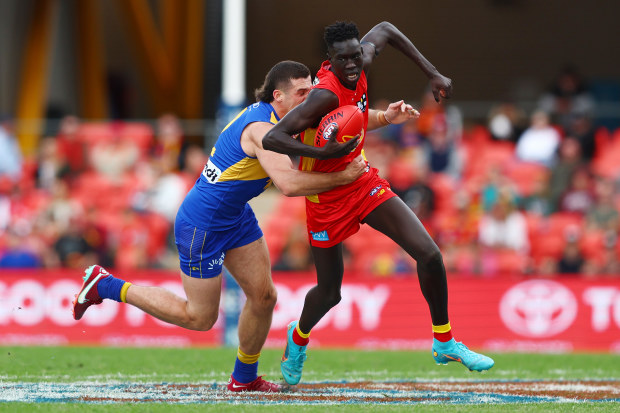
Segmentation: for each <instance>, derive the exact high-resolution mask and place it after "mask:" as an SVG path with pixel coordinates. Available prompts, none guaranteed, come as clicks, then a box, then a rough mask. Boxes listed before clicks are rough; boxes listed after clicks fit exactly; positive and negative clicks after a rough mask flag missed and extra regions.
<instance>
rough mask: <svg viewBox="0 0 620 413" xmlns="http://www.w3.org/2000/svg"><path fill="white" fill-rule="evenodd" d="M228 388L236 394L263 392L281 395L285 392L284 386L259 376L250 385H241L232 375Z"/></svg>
mask: <svg viewBox="0 0 620 413" xmlns="http://www.w3.org/2000/svg"><path fill="white" fill-rule="evenodd" d="M226 387H228V390H230V391H234V392H242V391H262V392H266V393H280V392H283V391H284V387H283V386H280V385H279V384H276V383H271V382H269V381H266V380H263V376H258V377H257V378H256V380H254V381H251V382H249V383H240V382H238V381H237V380H235V378H234V377H233V376H232V375H231V376H230V380H229V381H228V385H227V386H226Z"/></svg>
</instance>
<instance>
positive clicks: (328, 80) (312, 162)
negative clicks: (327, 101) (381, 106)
mask: <svg viewBox="0 0 620 413" xmlns="http://www.w3.org/2000/svg"><path fill="white" fill-rule="evenodd" d="M330 68H331V65H330V63H329V61H327V60H326V61H324V62H323V64H322V65H321V68H320V69H319V71H318V73H317V75H316V79H315V81H314V85H313V86H312V88H313V89H327V90H330V91H332V92H333V93H335V94H336V96H338V100H339V105H340V106H345V105H357V107H358V108H360V110H361V111H362V113H363V115H364V128H363V129H362V132H361V136H360V143H359V145H358V146H357V148H355V150H354V151H353V152H351V153H350V154H349V155H346V156H343V157H342V158H337V159H324V160H320V159H315V158H307V157H301V160H300V163H299V169H300V170H302V171H313V172H337V171H342V170H344V169H345V168H346V166H347V164H349V163H350V162H351V161H352V160H353V159H354V158H355V157H357V156H358V155H359V154H360V153H361V154H362V156H364V150H363V147H364V137H365V135H366V128H367V127H368V81H367V79H366V73H364V71H362V73H361V75H360V78H359V80H358V81H357V86H356V89H355V90H351V89H347V88H346V87H344V86H343V85H342V83H340V81H339V80H338V78H337V77H336V75H335V74H334V73H332V72H331V70H330ZM315 135H316V129H314V128H310V129H306V130H305V131H304V132H302V133H301V139H302V142H304V143H305V144H307V145H312V146H314V141H315V140H314V138H315ZM364 159H366V157H365V156H364ZM367 175H369V174H368V173H366V174H364V175H362V176H361V177H360V178H358V179H357V180H356V181H354V182H352V183H350V184H347V185H343V186H339V187H337V188H334V189H332V190H330V191H326V192H322V193H320V194H317V195H310V196H307V197H306V198H307V199H308V200H309V201H311V202H315V203H319V202H321V201H328V200H332V199H338V198H339V197H340V196H341V195H339V194H342V193H343V192H346V191H348V190H352V189H353V188H356V187H358V186H360V185H361V184H362V183H363V180H364V178H365V177H366V176H367Z"/></svg>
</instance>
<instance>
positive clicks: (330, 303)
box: [299, 243, 344, 334]
mask: <svg viewBox="0 0 620 413" xmlns="http://www.w3.org/2000/svg"><path fill="white" fill-rule="evenodd" d="M311 249H312V255H313V257H314V265H315V267H316V279H317V283H316V285H315V286H314V287H312V288H311V289H310V290H309V291H308V293H307V294H306V299H305V301H304V308H303V310H302V312H301V317H300V318H299V330H301V332H302V333H304V334H308V333H310V330H312V329H313V328H314V326H315V325H317V323H318V322H319V321H321V319H322V318H323V316H324V315H325V314H327V312H328V311H329V310H330V309H332V308H333V307H334V306H336V305H337V304H338V303H339V302H340V299H341V296H340V288H341V287H342V277H343V274H344V264H343V258H342V243H339V244H336V245H334V246H333V247H329V248H320V247H315V246H311Z"/></svg>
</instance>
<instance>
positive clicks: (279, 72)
mask: <svg viewBox="0 0 620 413" xmlns="http://www.w3.org/2000/svg"><path fill="white" fill-rule="evenodd" d="M308 76H310V69H308V67H307V66H306V65H304V64H303V63H299V62H293V61H292V60H284V61H282V62H280V63H277V64H276V65H275V66H274V67H272V68H271V70H270V71H269V72H268V73H267V76H265V81H264V82H263V85H262V86H261V87H259V88H258V89H256V90H255V91H254V96H255V97H256V101H257V102H265V103H271V102H273V91H274V90H276V89H283V88H285V87H286V86H287V85H286V83H287V82H290V81H291V80H293V79H305V78H307V77H308Z"/></svg>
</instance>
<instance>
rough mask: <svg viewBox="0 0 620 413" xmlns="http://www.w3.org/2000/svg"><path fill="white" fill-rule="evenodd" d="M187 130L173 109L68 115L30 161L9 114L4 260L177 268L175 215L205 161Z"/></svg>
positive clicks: (3, 139)
mask: <svg viewBox="0 0 620 413" xmlns="http://www.w3.org/2000/svg"><path fill="white" fill-rule="evenodd" d="M183 137H184V136H183V130H182V128H181V125H180V123H179V120H178V119H177V118H176V117H175V116H173V115H164V116H162V117H161V118H159V119H158V120H157V122H156V124H155V125H150V124H148V123H141V122H81V121H80V119H78V118H76V117H74V116H66V117H64V118H63V119H62V121H61V122H60V126H59V128H58V132H57V133H56V134H54V135H53V136H46V137H43V138H42V139H41V141H40V144H39V146H38V153H37V155H36V157H34V158H33V159H25V158H22V156H21V154H20V153H19V148H18V145H17V142H16V138H15V136H14V134H13V133H12V125H11V122H9V121H7V120H5V121H3V122H2V127H1V128H0V154H2V155H0V157H1V158H2V159H0V267H5V268H7V267H12V268H41V267H44V268H59V267H63V268H85V267H86V266H88V265H92V264H94V263H99V264H101V265H104V266H108V267H113V268H119V269H132V268H177V267H178V260H177V256H176V250H175V246H174V239H173V233H172V228H173V222H174V217H175V214H176V211H177V209H178V207H179V205H180V204H181V202H182V200H183V197H184V196H185V194H186V193H187V191H188V190H189V189H190V188H191V186H192V185H193V183H194V181H195V180H196V178H197V177H198V176H199V174H200V172H201V171H202V168H203V166H204V163H205V162H206V156H205V154H204V151H203V149H202V148H201V147H199V146H193V145H186V144H184V139H183ZM4 158H6V159H4ZM9 159H10V160H11V161H10V162H8V160H9Z"/></svg>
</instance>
